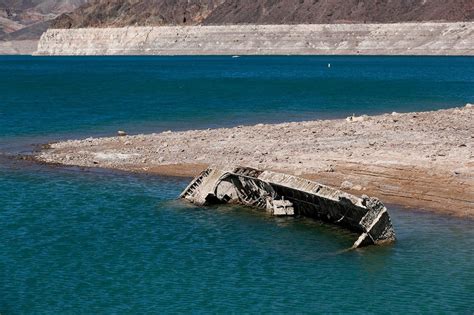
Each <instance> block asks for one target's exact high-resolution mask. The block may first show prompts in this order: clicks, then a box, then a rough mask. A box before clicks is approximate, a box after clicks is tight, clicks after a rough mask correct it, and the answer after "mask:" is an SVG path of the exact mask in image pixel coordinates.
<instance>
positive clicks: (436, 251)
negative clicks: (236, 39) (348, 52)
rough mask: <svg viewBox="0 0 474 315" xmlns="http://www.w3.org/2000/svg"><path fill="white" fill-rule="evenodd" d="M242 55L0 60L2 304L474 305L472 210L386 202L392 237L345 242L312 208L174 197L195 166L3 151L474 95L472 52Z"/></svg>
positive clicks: (431, 105)
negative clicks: (356, 244) (286, 211)
mask: <svg viewBox="0 0 474 315" xmlns="http://www.w3.org/2000/svg"><path fill="white" fill-rule="evenodd" d="M237 59H238V60H235V59H231V58H227V57H212V58H203V57H192V58H191V57H186V58H134V57H130V58H29V57H28V58H26V57H21V58H19V57H0V96H1V99H0V152H2V154H0V238H1V242H0V313H1V314H21V313H25V314H41V313H51V314H62V313H145V312H153V313H160V312H167V313H169V312H218V313H224V312H231V313H240V312H242V311H246V312H265V313H269V312H278V313H294V312H298V313H301V312H311V313H322V312H342V313H387V312H394V313H402V312H408V313H413V312H418V313H420V312H421V313H463V314H471V313H473V312H474V307H473V296H474V267H473V266H474V261H473V257H474V253H473V252H474V224H473V222H472V221H466V220H463V219H458V218H453V217H446V216H439V215H434V214H428V213H425V212H420V211H407V210H403V209H400V208H398V207H395V206H391V207H390V211H391V215H392V219H393V224H394V226H395V229H396V232H397V238H398V240H397V242H396V243H395V244H393V245H391V246H386V247H367V248H364V249H359V250H355V251H348V250H347V249H348V248H349V247H350V246H351V245H352V243H353V241H354V240H355V238H356V235H353V234H351V233H348V232H345V231H343V230H340V229H338V228H335V227H331V226H327V225H322V224H319V223H317V222H315V221H313V220H309V219H303V218H295V219H293V218H273V217H270V216H268V215H266V214H265V213H262V212H259V211H256V210H252V209H248V208H244V207H226V206H222V207H213V208H196V207H193V206H191V205H189V204H186V203H182V202H180V201H176V200H175V198H176V196H177V195H178V194H179V192H180V191H181V190H182V189H183V188H184V187H185V186H186V184H187V182H188V179H178V178H168V177H152V176H145V175H129V174H125V173H119V172H109V171H100V170H80V169H75V168H60V167H49V166H42V165H36V164H34V163H30V162H27V161H20V160H16V159H13V158H11V157H8V155H10V154H11V153H12V152H17V151H24V150H30V149H31V146H30V144H33V143H38V142H47V141H49V140H51V139H56V138H58V137H59V138H61V137H82V136H86V135H91V134H109V133H113V132H115V131H116V130H117V129H118V128H120V127H123V126H126V128H124V129H127V130H130V131H132V132H134V131H136V132H139V131H148V130H163V129H183V128H191V127H192V128H194V127H199V128H203V127H210V126H223V125H232V124H240V123H254V122H257V121H281V120H296V119H310V118H311V119H312V118H318V117H335V116H338V117H341V116H344V115H346V114H348V113H352V112H357V113H365V112H391V111H394V110H395V111H403V110H424V109H436V108H443V107H450V106H458V105H462V104H464V103H466V102H468V101H469V100H471V101H472V98H473V93H474V92H473V88H472V87H473V82H474V77H473V73H474V61H473V59H470V58H412V57H410V58H379V57H371V58H368V57H339V58H337V57H331V58H329V57H301V58H299V57H298V58H288V57H259V58H248V59H247V58H237ZM328 62H330V63H331V65H332V66H331V68H330V71H334V72H327V71H329V70H328V68H327V63H328ZM249 113H251V114H252V115H250V116H249ZM121 129H122V128H121ZM5 155H6V156H5Z"/></svg>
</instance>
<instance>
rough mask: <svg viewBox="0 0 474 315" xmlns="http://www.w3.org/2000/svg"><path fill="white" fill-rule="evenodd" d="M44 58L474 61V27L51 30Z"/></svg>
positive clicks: (45, 37) (44, 38)
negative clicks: (460, 58) (269, 57)
mask: <svg viewBox="0 0 474 315" xmlns="http://www.w3.org/2000/svg"><path fill="white" fill-rule="evenodd" d="M36 54H38V55H196V54H197V55H267V54H275V55H286V54H290V55H345V54H363V55H474V22H459V23H431V22H430V23H398V24H307V25H219V26H157V27H124V28H82V29H49V30H48V31H46V32H45V33H44V34H43V35H42V36H41V39H40V42H39V45H38V50H37V52H36Z"/></svg>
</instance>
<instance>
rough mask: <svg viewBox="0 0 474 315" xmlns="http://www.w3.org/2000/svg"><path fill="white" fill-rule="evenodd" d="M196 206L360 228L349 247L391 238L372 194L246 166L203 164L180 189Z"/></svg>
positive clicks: (382, 209) (390, 229)
mask: <svg viewBox="0 0 474 315" xmlns="http://www.w3.org/2000/svg"><path fill="white" fill-rule="evenodd" d="M180 197H181V198H184V199H186V200H188V201H190V202H192V203H195V204H197V205H208V204H214V203H238V204H243V205H247V206H251V207H256V208H260V209H266V210H267V211H269V212H270V213H272V214H274V215H297V216H306V217H311V218H315V219H318V220H322V221H324V222H328V223H332V224H336V225H339V226H341V227H344V228H346V229H348V230H350V231H353V232H356V233H360V236H359V237H358V239H357V240H356V241H355V242H354V245H353V248H357V247H360V246H366V245H372V244H375V245H379V244H384V243H390V242H393V241H394V240H395V232H394V230H393V226H392V223H391V220H390V216H389V213H388V211H387V208H386V207H385V206H384V205H383V204H382V203H381V202H380V201H379V200H378V199H377V198H370V197H367V196H362V197H360V198H359V197H356V196H354V195H351V194H348V193H345V192H342V191H340V190H337V189H334V188H331V187H328V186H325V185H322V184H320V183H317V182H314V181H311V180H307V179H303V178H300V177H296V176H292V175H288V174H282V173H277V172H271V171H261V170H256V169H252V168H246V167H237V168H232V169H228V170H226V169H215V168H208V169H206V170H205V171H203V172H202V173H201V174H200V175H199V176H197V177H196V178H194V179H193V181H191V183H190V184H189V185H188V187H186V189H185V190H184V191H183V192H182V193H181V195H180Z"/></svg>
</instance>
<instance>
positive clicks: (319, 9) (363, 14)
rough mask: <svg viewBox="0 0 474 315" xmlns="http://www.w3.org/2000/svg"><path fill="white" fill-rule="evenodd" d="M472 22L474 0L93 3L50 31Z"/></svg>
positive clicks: (99, 0)
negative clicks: (110, 28)
mask: <svg viewBox="0 0 474 315" xmlns="http://www.w3.org/2000/svg"><path fill="white" fill-rule="evenodd" d="M473 20H474V1H472V0H382V1H381V0H365V1H361V0H273V1H268V0H174V1H173V0H142V1H136V0H91V1H90V2H89V3H88V4H86V5H84V6H82V7H80V8H79V9H77V10H76V11H74V12H73V13H71V14H63V15H62V16H60V17H59V18H58V19H56V20H55V22H54V24H53V27H54V28H79V27H112V26H113V27H122V26H131V25H134V26H149V25H165V24H172V25H175V24H178V25H183V24H184V25H194V24H301V23H303V24H310V23H312V24H319V23H395V22H414V21H473Z"/></svg>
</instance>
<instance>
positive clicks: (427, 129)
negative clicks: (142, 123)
mask: <svg viewBox="0 0 474 315" xmlns="http://www.w3.org/2000/svg"><path fill="white" fill-rule="evenodd" d="M473 120H474V106H473V105H470V104H468V105H466V106H464V107H461V108H454V109H446V110H439V111H431V112H413V113H403V114H400V113H392V114H384V115H377V116H359V117H348V118H347V119H334V120H317V121H308V122H294V123H282V124H258V125H255V126H238V127H234V128H220V129H208V130H190V131H182V132H171V131H168V132H162V133H157V134H149V135H133V136H116V137H109V138H87V139H83V140H70V141H64V142H58V143H52V144H49V145H47V146H46V147H45V149H43V150H41V151H40V152H38V153H37V154H36V156H35V159H36V160H37V161H40V162H44V163H51V164H61V165H74V166H82V167H103V168H110V169H118V170H124V171H132V172H146V173H152V174H160V175H172V176H194V175H196V174H198V173H199V172H200V171H201V170H202V169H204V168H205V167H206V166H208V165H215V166H223V165H225V166H228V165H244V166H250V167H256V168H260V169H271V170H278V171H283V172H287V173H291V174H295V175H300V176H304V177H307V178H311V179H314V180H316V181H319V182H322V183H325V184H328V185H331V186H334V187H339V188H341V189H342V190H346V191H348V192H351V193H353V194H356V195H362V194H367V195H373V196H376V197H379V198H380V199H381V200H382V201H383V202H385V203H394V204H400V205H404V206H407V207H412V208H418V209H426V210H431V211H437V212H441V213H445V214H453V215H457V216H462V217H468V218H474V125H473V123H472V122H473Z"/></svg>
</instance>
